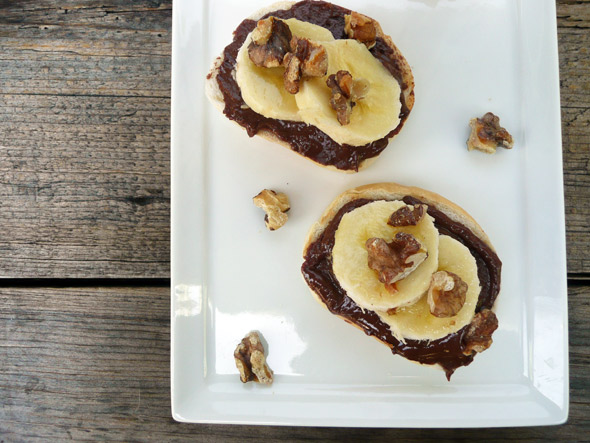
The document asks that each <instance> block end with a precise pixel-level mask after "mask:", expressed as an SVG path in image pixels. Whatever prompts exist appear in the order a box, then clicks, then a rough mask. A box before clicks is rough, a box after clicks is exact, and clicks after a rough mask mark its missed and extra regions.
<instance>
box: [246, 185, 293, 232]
mask: <svg viewBox="0 0 590 443" xmlns="http://www.w3.org/2000/svg"><path fill="white" fill-rule="evenodd" d="M252 200H253V201H254V204H255V205H256V206H258V207H259V208H262V209H264V212H266V216H265V217H264V222H265V223H266V227H267V228H268V229H270V230H271V231H275V230H277V229H279V228H280V227H281V226H283V225H284V224H285V223H287V219H288V218H289V216H288V215H287V211H288V210H289V209H291V206H290V205H289V197H287V194H283V193H282V192H280V193H276V192H275V191H273V190H272V189H264V190H262V191H260V192H259V193H258V195H257V196H256V197H254V198H253V199H252Z"/></svg>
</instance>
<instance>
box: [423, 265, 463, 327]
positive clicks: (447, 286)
mask: <svg viewBox="0 0 590 443" xmlns="http://www.w3.org/2000/svg"><path fill="white" fill-rule="evenodd" d="M466 295H467V283H465V282H464V281H463V280H461V277H459V276H458V275H457V274H454V273H452V272H448V271H438V272H435V273H434V274H432V279H431V280H430V287H429V288H428V296H427V301H428V306H430V313H431V314H432V315H434V316H435V317H453V316H454V315H457V313H458V312H459V311H460V310H461V308H462V307H463V305H464V304H465V297H466Z"/></svg>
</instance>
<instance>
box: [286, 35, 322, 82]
mask: <svg viewBox="0 0 590 443" xmlns="http://www.w3.org/2000/svg"><path fill="white" fill-rule="evenodd" d="M290 48H291V52H289V53H288V54H287V55H286V56H285V58H284V60H283V65H284V66H285V73H284V74H283V82H284V84H285V89H286V90H287V91H288V92H290V93H291V94H297V93H298V92H299V87H300V83H301V79H302V78H305V77H323V76H324V75H326V73H327V72H328V53H327V52H326V48H324V47H323V46H322V45H320V44H318V43H315V42H312V41H311V40H309V39H307V38H299V37H292V38H291V43H290Z"/></svg>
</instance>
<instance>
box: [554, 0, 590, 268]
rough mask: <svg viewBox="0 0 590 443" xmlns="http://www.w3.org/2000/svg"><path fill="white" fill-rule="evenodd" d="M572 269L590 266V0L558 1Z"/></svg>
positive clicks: (568, 244)
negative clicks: (589, 246) (589, 245)
mask: <svg viewBox="0 0 590 443" xmlns="http://www.w3.org/2000/svg"><path fill="white" fill-rule="evenodd" d="M557 24H558V38H559V61H560V62H559V69H560V78H561V118H562V135H563V160H564V165H563V168H564V184H565V203H566V226H567V247H568V271H569V272H571V273H576V274H580V273H588V272H590V251H589V250H588V244H590V163H589V159H590V57H589V56H588V55H589V48H590V2H589V1H588V0H586V1H579V0H567V1H565V0H564V1H558V2H557Z"/></svg>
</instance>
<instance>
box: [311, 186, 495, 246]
mask: <svg viewBox="0 0 590 443" xmlns="http://www.w3.org/2000/svg"><path fill="white" fill-rule="evenodd" d="M405 196H411V197H415V198H417V199H419V200H421V201H423V202H424V203H426V204H432V205H433V206H435V207H436V209H438V210H439V211H441V212H443V213H444V214H445V215H446V216H447V217H449V218H450V219H451V220H453V221H455V222H457V223H461V224H462V225H464V226H465V227H467V228H469V230H470V231H471V232H473V233H474V234H475V235H476V236H477V237H478V238H479V239H480V240H482V241H483V242H484V243H485V244H486V245H487V246H489V247H490V249H491V250H492V251H494V252H495V249H494V246H493V245H492V243H491V242H490V239H489V238H488V236H487V234H486V233H485V232H484V230H483V229H482V228H481V226H479V224H478V223H477V222H476V221H475V219H474V218H473V217H472V216H471V215H469V213H468V212H467V211H465V210H464V209H463V208H461V207H460V206H459V205H457V204H456V203H453V202H452V201H450V200H447V199H446V198H444V197H443V196H441V195H439V194H436V193H434V192H431V191H427V190H426V189H422V188H418V187H415V186H404V185H400V184H398V183H391V182H390V183H374V184H369V185H364V186H359V187H357V188H353V189H349V190H348V191H345V192H343V193H342V194H340V195H339V196H338V197H336V198H335V199H334V200H333V201H332V203H330V205H329V206H328V207H327V208H326V210H325V211H324V213H323V214H322V216H321V217H320V219H319V220H318V221H317V222H316V223H314V224H313V225H312V227H311V228H310V230H309V232H308V234H307V237H306V239H305V245H304V248H303V256H304V257H305V255H306V254H307V250H308V248H309V246H310V245H311V244H312V243H313V242H314V241H316V240H317V239H318V237H319V236H320V235H321V233H322V232H324V229H326V227H327V226H328V224H329V223H330V221H331V220H332V219H333V218H334V216H335V215H336V214H337V213H338V211H339V210H340V208H342V207H343V206H344V205H345V204H347V203H349V202H351V201H353V200H358V199H361V198H367V199H371V200H401V199H402V198H403V197H405Z"/></svg>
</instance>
